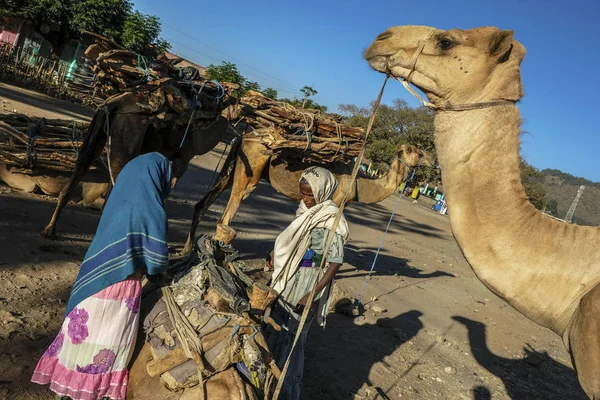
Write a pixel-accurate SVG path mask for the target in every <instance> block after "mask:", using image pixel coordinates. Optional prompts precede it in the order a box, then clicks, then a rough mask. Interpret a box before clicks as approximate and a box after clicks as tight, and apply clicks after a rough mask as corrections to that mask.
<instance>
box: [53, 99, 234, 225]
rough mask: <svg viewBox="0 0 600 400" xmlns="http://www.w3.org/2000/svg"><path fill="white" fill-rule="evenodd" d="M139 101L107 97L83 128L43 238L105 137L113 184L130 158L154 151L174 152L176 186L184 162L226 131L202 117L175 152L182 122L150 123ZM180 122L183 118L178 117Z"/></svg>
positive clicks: (220, 120) (219, 121) (221, 123)
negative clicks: (68, 175)
mask: <svg viewBox="0 0 600 400" xmlns="http://www.w3.org/2000/svg"><path fill="white" fill-rule="evenodd" d="M144 101H145V99H144V98H140V96H138V95H137V94H136V93H133V92H126V93H122V94H120V95H117V96H113V97H111V98H109V99H108V100H107V102H106V103H105V104H104V105H103V106H101V107H100V108H99V109H98V111H97V112H96V114H95V115H94V118H93V119H92V122H91V123H90V126H89V128H88V135H87V136H86V138H85V141H84V143H83V147H82V150H81V154H80V156H79V158H78V159H77V165H76V166H75V169H74V170H73V173H72V175H71V178H70V180H69V182H68V184H66V185H65V186H64V188H63V189H62V191H61V192H60V195H59V196H58V202H57V204H56V209H55V210H54V214H53V215H52V219H51V220H50V222H49V223H48V226H46V228H45V229H44V231H43V232H42V234H43V235H45V236H53V235H54V234H55V227H56V221H57V219H58V217H59V215H60V212H61V211H62V209H63V207H64V206H65V204H66V203H67V201H68V200H69V198H70V197H71V194H72V192H73V190H74V189H75V188H76V186H77V184H78V183H79V181H80V180H81V179H82V177H83V176H84V175H85V174H86V172H87V171H88V169H89V168H90V165H91V164H92V162H94V161H95V160H96V159H98V157H99V156H100V153H101V152H102V149H103V148H104V146H105V145H106V143H107V140H108V138H110V140H109V146H108V147H109V149H108V154H109V173H110V175H111V178H112V179H116V178H117V176H118V175H119V172H120V171H121V170H122V169H123V167H124V166H125V164H127V162H129V161H130V160H131V159H133V158H135V157H136V156H138V155H140V154H144V153H147V152H151V151H159V152H161V153H163V154H165V155H166V156H167V157H172V156H175V155H176V154H177V153H179V154H178V155H177V158H176V159H175V161H174V163H173V176H174V178H175V181H176V180H177V179H179V178H180V177H181V176H182V175H183V174H184V172H185V171H186V169H187V165H188V163H189V162H190V160H191V159H192V158H193V157H194V156H195V155H200V154H204V153H206V152H208V151H210V150H211V149H212V148H214V147H215V146H216V145H217V143H219V140H220V139H221V138H222V137H223V135H224V134H225V132H226V131H227V129H228V127H229V122H228V120H227V119H226V118H225V117H223V116H219V115H214V116H206V118H203V119H200V120H199V121H200V122H193V123H192V124H191V126H190V129H189V131H188V134H187V135H186V137H185V140H184V142H183V146H182V147H181V149H179V145H180V142H181V140H182V139H183V135H184V133H185V130H186V125H187V120H185V121H184V122H185V123H184V124H181V123H179V124H176V123H169V124H166V123H164V124H162V125H158V124H155V123H152V122H151V121H152V119H155V118H156V117H154V116H153V113H155V112H156V110H154V109H152V103H151V102H150V101H148V100H146V101H147V102H148V103H149V104H144V103H143V102H144ZM224 106H228V104H224ZM230 108H231V109H233V106H232V107H227V108H226V109H225V110H224V111H223V114H227V113H229V112H231V110H229V109H230ZM228 116H229V115H228ZM181 118H182V119H185V118H189V117H186V116H185V115H182V116H181ZM107 121H108V122H107ZM159 122H160V121H159Z"/></svg>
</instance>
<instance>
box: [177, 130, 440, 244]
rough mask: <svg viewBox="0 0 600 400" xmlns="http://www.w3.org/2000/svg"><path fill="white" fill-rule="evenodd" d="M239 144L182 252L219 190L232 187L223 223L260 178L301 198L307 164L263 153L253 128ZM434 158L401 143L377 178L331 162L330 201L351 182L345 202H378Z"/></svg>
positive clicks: (204, 203)
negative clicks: (335, 183)
mask: <svg viewBox="0 0 600 400" xmlns="http://www.w3.org/2000/svg"><path fill="white" fill-rule="evenodd" d="M238 146H239V149H238ZM238 146H235V145H234V147H233V148H232V149H231V151H230V154H229V156H228V158H227V160H226V162H225V164H224V166H223V169H222V171H223V174H222V176H221V177H220V178H221V179H220V180H218V181H217V183H216V184H215V185H214V186H213V187H212V188H211V189H209V191H208V192H207V193H206V195H205V196H204V198H203V199H202V200H201V201H200V202H198V203H197V204H196V206H195V207H194V216H193V218H192V225H191V228H190V232H189V234H188V239H187V242H186V244H185V247H184V249H183V250H182V254H183V255H186V254H189V253H190V252H191V250H192V244H193V239H194V235H195V234H196V227H197V226H198V222H199V221H200V219H201V218H202V216H203V215H204V213H205V212H206V211H207V210H208V208H209V207H210V206H211V205H212V204H213V203H214V201H215V200H216V199H217V197H218V196H219V194H221V193H222V192H223V191H224V190H226V189H228V188H230V187H231V188H232V189H231V195H230V197H229V201H228V202H227V206H226V208H225V211H224V212H223V216H222V217H221V220H220V221H219V223H220V224H221V225H224V226H229V224H230V222H231V220H232V219H233V217H234V216H235V214H236V213H237V211H238V209H239V207H240V204H241V203H242V201H243V200H245V199H247V198H248V196H250V194H251V193H252V192H253V191H254V189H256V185H258V182H259V181H260V180H261V179H264V180H266V181H267V182H269V183H270V184H271V186H272V187H273V188H274V189H275V190H277V191H278V192H279V193H281V194H283V195H285V196H286V197H288V198H290V199H292V200H296V201H300V189H299V188H298V180H299V179H300V175H302V171H304V169H305V168H307V167H309V165H310V164H306V163H296V164H291V163H290V164H286V163H284V162H282V161H281V160H279V159H278V158H276V157H271V156H269V155H265V154H264V153H263V152H264V151H266V150H267V147H265V145H264V144H262V143H261V141H260V134H256V133H254V132H253V133H250V134H246V135H245V136H244V139H243V140H241V145H239V143H238ZM434 162H435V159H434V157H433V155H432V154H431V153H429V152H427V151H422V150H420V149H418V148H416V147H415V146H411V145H407V144H403V145H401V146H400V148H399V149H398V156H397V157H396V158H395V159H394V160H393V161H392V164H391V165H390V170H389V172H388V173H387V174H386V175H384V176H383V177H381V178H379V179H364V178H359V179H358V180H357V181H356V182H351V180H350V175H351V173H352V166H351V165H348V164H344V163H333V164H330V165H328V166H327V169H329V170H330V171H331V172H333V173H334V174H335V176H336V177H337V179H338V182H339V185H338V188H337V190H336V191H335V193H334V195H333V201H334V202H335V203H337V204H338V205H339V204H340V203H341V202H342V199H343V197H344V194H345V193H346V191H347V190H348V186H349V185H352V186H351V187H350V190H351V192H350V193H351V195H350V196H349V198H348V200H347V202H350V201H359V202H361V203H367V204H373V203H378V202H380V201H382V200H384V199H386V198H387V197H388V196H390V195H391V194H392V193H394V191H395V190H397V189H398V186H399V185H400V183H401V182H402V181H403V180H404V179H406V177H407V176H408V174H409V173H410V171H411V169H412V168H414V167H417V166H421V165H428V166H433V165H434ZM232 169H233V171H232Z"/></svg>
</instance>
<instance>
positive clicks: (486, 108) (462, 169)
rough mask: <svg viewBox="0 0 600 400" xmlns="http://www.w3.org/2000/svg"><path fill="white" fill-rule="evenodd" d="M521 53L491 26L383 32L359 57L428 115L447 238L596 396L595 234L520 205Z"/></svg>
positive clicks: (599, 378)
mask: <svg viewBox="0 0 600 400" xmlns="http://www.w3.org/2000/svg"><path fill="white" fill-rule="evenodd" d="M524 56H525V48H524V47H523V46H522V45H521V44H520V43H519V42H517V41H515V40H514V39H513V32H512V31H501V30H499V29H497V28H493V27H484V28H478V29H470V30H458V29H453V30H449V31H444V30H440V29H435V28H430V27H425V26H403V27H393V28H390V29H388V30H387V31H385V32H383V33H382V34H380V35H379V36H378V37H377V38H376V39H375V41H374V42H373V44H371V46H370V47H369V48H368V49H367V51H366V53H365V58H366V59H367V60H368V61H369V63H370V65H371V67H372V68H374V69H375V70H377V71H380V72H383V73H388V72H389V73H391V74H392V75H394V76H396V77H399V78H403V79H410V80H411V81H412V82H413V83H414V85H415V86H417V87H418V88H419V89H421V90H422V91H423V92H424V93H425V94H426V95H427V97H428V99H429V101H430V102H431V103H432V104H433V107H435V108H437V109H438V112H437V115H436V117H435V145H436V149H437V154H438V159H439V163H440V166H441V169H442V182H443V184H444V189H445V193H446V196H447V200H448V207H449V212H450V222H451V225H452V231H453V233H454V236H455V237H456V240H457V242H458V245H459V246H460V247H461V249H462V251H463V253H464V255H465V257H466V258H467V260H468V261H469V263H470V264H471V267H472V268H473V270H474V271H475V273H476V274H477V276H478V278H479V279H480V280H481V281H482V282H483V283H484V284H485V285H486V286H487V287H488V288H489V289H490V290H491V291H492V292H494V293H495V294H497V295H498V296H500V297H501V298H503V299H504V300H505V301H506V302H508V303H509V304H510V305H511V306H513V307H514V308H516V309H517V310H518V311H520V312H521V313H523V314H524V315H525V316H526V317H528V318H529V319H531V320H532V321H534V322H536V323H538V324H540V325H542V326H545V327H547V328H549V329H551V330H553V331H554V332H556V333H557V334H559V335H561V336H562V338H563V342H564V344H565V345H566V347H567V349H568V350H569V351H570V353H571V357H572V361H573V365H574V367H575V369H576V371H577V374H578V378H579V382H580V383H581V386H582V387H583V389H584V390H585V392H586V393H587V395H588V396H590V398H593V399H600V373H599V371H600V285H598V282H599V281H600V252H599V251H598V250H597V246H598V243H599V242H600V229H599V228H597V227H583V226H577V225H572V224H567V223H562V222H559V221H555V220H553V219H550V218H547V217H545V216H544V215H543V214H542V213H540V212H539V211H537V210H536V209H535V208H534V207H533V205H531V203H530V202H529V201H528V199H527V195H526V194H525V190H524V189H523V186H522V184H521V181H520V174H519V132H520V124H521V116H520V113H519V109H518V108H517V107H516V106H515V105H514V103H515V102H517V101H518V100H519V99H520V98H521V97H522V86H521V73H520V64H521V61H522V59H523V57H524ZM456 110H467V111H456Z"/></svg>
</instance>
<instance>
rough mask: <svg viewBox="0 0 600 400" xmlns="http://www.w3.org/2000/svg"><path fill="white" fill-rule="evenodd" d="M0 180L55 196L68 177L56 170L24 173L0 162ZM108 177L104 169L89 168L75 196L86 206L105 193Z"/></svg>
mask: <svg viewBox="0 0 600 400" xmlns="http://www.w3.org/2000/svg"><path fill="white" fill-rule="evenodd" d="M0 180H1V181H4V183H6V184H7V185H8V186H10V187H11V188H13V189H17V190H20V191H23V192H25V193H34V192H36V191H37V190H38V189H39V190H40V191H41V192H42V193H44V194H45V195H48V196H53V197H57V196H58V195H59V194H60V191H61V190H62V188H63V187H65V185H66V184H67V183H69V177H68V176H66V175H64V174H63V173H60V172H56V171H39V172H37V173H35V174H24V173H21V172H19V171H15V170H14V169H10V170H9V169H8V168H7V166H6V165H5V164H0ZM109 186H110V185H109V183H108V179H107V177H106V173H105V172H104V171H99V170H90V171H88V173H87V174H86V175H85V176H84V178H83V179H82V180H81V182H79V184H78V185H77V189H76V190H74V192H75V197H76V198H81V200H82V201H83V204H84V206H86V207H88V206H91V205H93V204H94V202H95V201H96V200H97V199H98V198H100V197H102V196H103V195H105V194H106V193H107V192H108V189H109Z"/></svg>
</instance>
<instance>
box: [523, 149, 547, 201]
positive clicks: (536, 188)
mask: <svg viewBox="0 0 600 400" xmlns="http://www.w3.org/2000/svg"><path fill="white" fill-rule="evenodd" d="M521 183H522V184H523V187H524V188H525V193H526V194H527V197H528V198H529V201H530V202H531V204H533V205H534V206H535V208H537V209H538V210H543V209H544V207H545V206H546V188H545V186H544V174H542V173H541V172H540V171H538V169H537V168H536V167H534V166H533V165H529V164H528V163H527V161H525V160H524V159H523V158H522V157H521Z"/></svg>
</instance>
